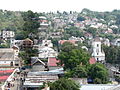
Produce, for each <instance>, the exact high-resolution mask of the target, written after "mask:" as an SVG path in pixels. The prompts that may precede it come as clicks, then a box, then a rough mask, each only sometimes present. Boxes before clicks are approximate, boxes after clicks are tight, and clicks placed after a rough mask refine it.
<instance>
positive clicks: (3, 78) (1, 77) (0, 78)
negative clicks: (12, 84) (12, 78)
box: [0, 76, 9, 81]
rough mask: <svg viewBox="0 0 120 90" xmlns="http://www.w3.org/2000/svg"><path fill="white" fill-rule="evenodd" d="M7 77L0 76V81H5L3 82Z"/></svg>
mask: <svg viewBox="0 0 120 90" xmlns="http://www.w3.org/2000/svg"><path fill="white" fill-rule="evenodd" d="M8 77H9V76H0V81H5V80H7V78H8Z"/></svg>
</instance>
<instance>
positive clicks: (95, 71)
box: [89, 63, 108, 84]
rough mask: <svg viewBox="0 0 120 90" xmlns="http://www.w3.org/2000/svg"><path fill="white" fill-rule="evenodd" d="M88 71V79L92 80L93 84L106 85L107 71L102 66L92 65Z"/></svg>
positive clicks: (98, 64) (99, 64)
mask: <svg viewBox="0 0 120 90" xmlns="http://www.w3.org/2000/svg"><path fill="white" fill-rule="evenodd" d="M89 71H90V72H89V77H90V78H91V79H93V83H103V84H106V83H108V70H107V69H106V67H105V66H104V65H103V64H101V63H96V64H93V65H91V68H90V69H89Z"/></svg>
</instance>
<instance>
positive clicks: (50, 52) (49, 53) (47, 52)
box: [38, 46, 57, 58]
mask: <svg viewBox="0 0 120 90" xmlns="http://www.w3.org/2000/svg"><path fill="white" fill-rule="evenodd" d="M56 56H57V52H56V51H55V50H54V49H52V48H50V47H47V46H45V47H40V48H39V55H38V57H39V58H48V57H56Z"/></svg>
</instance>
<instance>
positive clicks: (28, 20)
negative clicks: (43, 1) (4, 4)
mask: <svg viewBox="0 0 120 90" xmlns="http://www.w3.org/2000/svg"><path fill="white" fill-rule="evenodd" d="M0 22H1V23H0V90H88V89H89V90H120V85H119V84H120V10H113V11H111V12H97V11H91V10H89V9H83V10H82V11H81V12H74V11H70V12H66V11H64V12H60V11H57V12H54V13H53V12H49V13H35V12H33V11H31V10H29V11H25V12H21V11H7V10H0Z"/></svg>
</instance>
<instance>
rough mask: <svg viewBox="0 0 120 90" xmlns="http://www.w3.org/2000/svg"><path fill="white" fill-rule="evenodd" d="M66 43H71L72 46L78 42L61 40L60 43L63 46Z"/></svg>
mask: <svg viewBox="0 0 120 90" xmlns="http://www.w3.org/2000/svg"><path fill="white" fill-rule="evenodd" d="M65 42H70V43H72V44H75V43H76V40H60V41H59V43H60V44H61V45H62V44H63V43H65Z"/></svg>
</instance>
